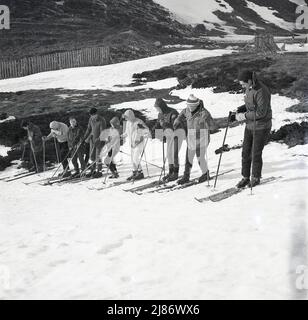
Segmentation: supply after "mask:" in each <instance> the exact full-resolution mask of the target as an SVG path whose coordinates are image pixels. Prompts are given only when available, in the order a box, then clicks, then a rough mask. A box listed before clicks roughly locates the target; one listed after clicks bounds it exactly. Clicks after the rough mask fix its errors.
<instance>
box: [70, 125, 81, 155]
mask: <svg viewBox="0 0 308 320" xmlns="http://www.w3.org/2000/svg"><path fill="white" fill-rule="evenodd" d="M83 135H84V131H83V129H82V127H80V126H79V125H77V126H76V127H74V128H73V127H69V129H68V139H67V142H68V147H69V148H70V149H73V148H74V147H75V146H76V145H77V144H78V143H79V142H80V141H81V140H82V138H83Z"/></svg>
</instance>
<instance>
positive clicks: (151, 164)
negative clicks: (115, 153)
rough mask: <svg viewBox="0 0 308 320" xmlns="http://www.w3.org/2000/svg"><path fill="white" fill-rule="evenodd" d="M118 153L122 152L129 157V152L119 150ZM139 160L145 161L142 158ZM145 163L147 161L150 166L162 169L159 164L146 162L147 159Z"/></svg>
mask: <svg viewBox="0 0 308 320" xmlns="http://www.w3.org/2000/svg"><path fill="white" fill-rule="evenodd" d="M120 153H122V154H124V155H126V156H128V157H131V155H130V154H128V153H126V152H124V151H120ZM141 162H143V163H145V162H146V161H145V160H142V161H141ZM147 163H148V164H149V165H150V166H152V167H155V168H158V169H160V170H162V169H163V168H162V167H160V166H158V165H156V164H154V163H151V162H148V161H147Z"/></svg>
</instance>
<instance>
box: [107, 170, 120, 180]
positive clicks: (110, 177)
mask: <svg viewBox="0 0 308 320" xmlns="http://www.w3.org/2000/svg"><path fill="white" fill-rule="evenodd" d="M118 178H119V174H118V172H117V171H115V172H112V175H111V176H109V179H118Z"/></svg>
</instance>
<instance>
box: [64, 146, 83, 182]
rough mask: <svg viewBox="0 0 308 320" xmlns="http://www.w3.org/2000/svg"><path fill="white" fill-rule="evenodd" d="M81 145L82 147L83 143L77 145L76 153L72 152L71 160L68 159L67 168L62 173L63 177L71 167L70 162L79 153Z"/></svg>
mask: <svg viewBox="0 0 308 320" xmlns="http://www.w3.org/2000/svg"><path fill="white" fill-rule="evenodd" d="M80 147H81V143H80V144H78V145H77V147H76V150H75V151H74V153H73V154H72V156H71V158H70V160H69V161H68V164H67V166H66V168H65V169H64V171H63V173H62V175H61V178H63V177H64V175H65V174H66V172H67V171H68V169H69V167H70V163H71V162H72V160H73V159H74V157H75V156H76V154H77V152H78V151H79V149H80ZM70 153H71V151H69V154H70ZM69 154H68V156H67V158H69Z"/></svg>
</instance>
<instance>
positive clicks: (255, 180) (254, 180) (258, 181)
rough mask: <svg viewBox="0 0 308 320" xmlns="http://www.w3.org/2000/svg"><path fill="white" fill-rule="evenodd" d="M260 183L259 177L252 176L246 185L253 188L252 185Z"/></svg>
mask: <svg viewBox="0 0 308 320" xmlns="http://www.w3.org/2000/svg"><path fill="white" fill-rule="evenodd" d="M260 183H261V179H260V178H256V177H252V178H251V181H250V182H249V185H248V186H249V188H254V187H256V186H258V185H259V184H260Z"/></svg>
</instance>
